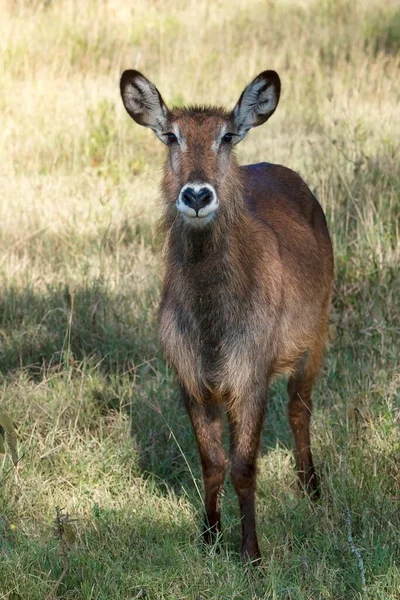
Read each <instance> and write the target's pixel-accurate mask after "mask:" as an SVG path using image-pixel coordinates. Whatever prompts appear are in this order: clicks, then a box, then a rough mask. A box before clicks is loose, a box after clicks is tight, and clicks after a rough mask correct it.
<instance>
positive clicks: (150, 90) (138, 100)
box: [120, 70, 168, 143]
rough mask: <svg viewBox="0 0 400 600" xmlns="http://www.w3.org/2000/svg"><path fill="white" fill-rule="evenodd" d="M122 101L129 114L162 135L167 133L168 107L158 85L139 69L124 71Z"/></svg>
mask: <svg viewBox="0 0 400 600" xmlns="http://www.w3.org/2000/svg"><path fill="white" fill-rule="evenodd" d="M120 89H121V97H122V102H123V103H124V106H125V108H126V110H127V112H128V114H129V115H130V116H131V117H132V119H134V120H135V121H136V123H138V124H139V125H143V126H144V127H150V129H152V130H153V131H154V132H155V134H156V135H157V136H158V137H159V138H160V139H161V141H163V142H164V143H165V140H164V139H163V138H162V137H161V136H162V135H163V134H164V133H165V127H166V124H167V117H168V108H167V106H166V105H165V102H164V100H163V99H162V97H161V94H160V92H159V91H158V89H157V88H156V86H155V85H154V84H153V83H151V81H149V80H148V79H147V78H146V77H145V76H144V75H142V74H141V73H139V71H133V70H129V71H124V72H123V73H122V77H121V81H120Z"/></svg>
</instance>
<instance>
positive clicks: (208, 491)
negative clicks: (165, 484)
mask: <svg viewBox="0 0 400 600" xmlns="http://www.w3.org/2000/svg"><path fill="white" fill-rule="evenodd" d="M182 398H183V400H184V403H185V406H186V410H187V411H188V414H189V417H190V420H191V422H192V425H193V429H194V432H195V434H196V439H197V445H198V448H199V452H200V459H201V466H202V471H203V481H204V508H205V523H204V531H203V539H204V541H205V542H206V543H213V542H214V541H215V539H216V536H217V534H218V533H219V532H221V507H220V496H221V492H222V486H223V483H224V477H225V468H226V462H227V461H226V459H225V455H224V450H223V447H222V419H221V407H220V406H219V405H218V404H216V403H213V402H210V401H209V400H207V399H204V402H203V403H200V402H198V401H197V400H196V399H195V398H193V397H191V396H190V395H189V394H188V393H187V391H186V390H185V389H184V388H182Z"/></svg>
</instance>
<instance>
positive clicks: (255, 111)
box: [233, 71, 280, 143]
mask: <svg viewBox="0 0 400 600" xmlns="http://www.w3.org/2000/svg"><path fill="white" fill-rule="evenodd" d="M279 94H280V80H279V76H278V75H277V73H275V71H264V72H263V73H261V74H260V75H258V77H256V78H255V79H254V80H253V81H252V82H251V83H250V84H249V85H248V86H247V87H246V88H245V90H244V91H243V93H242V95H241V97H240V99H239V102H238V103H237V104H236V106H235V108H234V110H233V118H234V121H235V124H236V128H237V134H238V138H236V140H235V143H238V142H239V141H240V140H241V139H243V137H244V136H245V135H246V133H247V132H248V131H249V129H251V128H252V127H257V126H258V125H261V124H262V123H264V122H265V121H266V120H267V119H268V118H269V117H270V116H271V115H272V113H273V112H274V111H275V109H276V107H277V104H278V101H279Z"/></svg>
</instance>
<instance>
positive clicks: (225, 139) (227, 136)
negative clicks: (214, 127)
mask: <svg viewBox="0 0 400 600" xmlns="http://www.w3.org/2000/svg"><path fill="white" fill-rule="evenodd" d="M234 135H235V134H234V133H226V134H225V135H224V136H222V142H224V143H225V144H229V142H231V141H232V139H233V136H234Z"/></svg>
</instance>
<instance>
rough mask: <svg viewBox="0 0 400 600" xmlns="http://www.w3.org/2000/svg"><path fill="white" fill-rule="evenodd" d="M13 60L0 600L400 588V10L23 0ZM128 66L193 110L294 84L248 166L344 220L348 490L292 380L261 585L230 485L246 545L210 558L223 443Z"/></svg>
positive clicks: (1, 44)
mask: <svg viewBox="0 0 400 600" xmlns="http://www.w3.org/2000/svg"><path fill="white" fill-rule="evenodd" d="M0 60H1V65H2V66H1V69H0V89H1V94H0V111H1V130H0V193H1V202H0V394H1V395H0V410H6V411H7V412H8V414H9V415H10V416H11V417H12V419H13V420H14V423H15V427H16V429H17V432H18V439H19V449H18V452H19V456H20V462H19V464H18V466H17V468H16V469H14V467H13V466H12V461H11V456H10V453H9V451H8V450H7V447H6V450H7V451H6V454H5V455H4V456H3V457H1V460H0V598H1V599H2V600H6V599H7V600H21V599H23V600H44V599H50V598H51V599H54V598H65V599H71V600H72V599H74V600H75V599H76V600H78V599H84V600H89V599H90V600H122V599H124V600H126V599H129V600H130V599H132V600H133V599H135V598H148V599H153V598H154V599H156V598H157V599H175V598H176V599H193V600H208V599H216V600H221V599H226V600H230V599H242V598H243V599H253V598H254V599H255V598H264V599H271V600H319V599H321V600H322V599H335V600H339V599H343V600H352V599H353V598H354V599H356V598H368V599H371V600H395V599H397V600H398V599H399V598H400V439H399V426H400V423H399V421H400V418H399V407H400V393H399V389H400V358H399V333H400V300H399V298H400V269H399V264H400V144H399V140H400V114H399V106H400V77H399V65H400V9H399V5H398V2H397V1H396V0H364V1H362V0H358V1H356V0H337V1H335V0H321V1H317V0H310V1H307V0H280V1H278V0H275V1H274V0H264V1H257V0H248V1H247V2H243V1H241V0H231V1H229V2H228V1H226V2H224V1H222V0H221V1H213V2H211V1H208V0H198V1H196V2H195V1H194V0H189V1H188V2H185V3H184V2H180V1H178V0H164V1H162V0H148V1H147V2H145V1H144V0H137V1H135V2H123V0H108V1H105V0H103V1H101V0H97V1H94V0H87V1H86V0H85V1H84V2H78V1H77V0H64V1H63V2H62V1H61V0H58V1H57V0H52V1H47V2H39V1H38V0H36V1H34V0H31V1H29V0H25V1H24V0H2V2H1V18H0ZM125 68H138V69H139V70H142V71H143V72H144V73H145V74H146V75H147V76H148V77H150V78H151V79H152V80H154V81H155V82H156V83H157V85H158V86H159V88H160V90H161V91H162V94H163V96H164V98H165V100H166V101H167V102H168V103H169V104H174V103H177V104H182V103H191V102H196V103H198V102H205V103H223V104H225V105H227V106H233V104H234V103H235V102H236V100H237V99H238V96H239V94H240V92H241V90H242V89H243V87H244V85H245V84H246V83H247V82H248V81H249V80H250V79H251V78H252V77H253V76H255V75H256V74H257V73H258V72H260V71H262V70H264V69H269V68H271V69H275V70H277V71H278V72H279V74H280V76H281V79H282V95H281V101H280V105H279V107H278V110H277V112H276V114H275V115H274V116H273V118H272V119H271V121H270V122H268V124H267V125H266V126H264V127H261V128H259V129H257V130H255V131H254V132H252V133H251V134H250V135H249V136H248V138H247V139H246V141H244V142H243V144H241V145H240V146H239V149H238V156H239V159H240V161H241V162H242V163H249V162H258V161H261V160H268V161H270V162H277V163H281V164H284V165H287V166H289V167H291V168H293V169H295V170H298V171H299V172H300V173H301V175H302V176H303V178H304V179H305V180H306V182H307V183H308V184H309V186H310V187H311V189H313V190H314V192H315V193H316V195H317V197H318V198H319V200H320V202H321V203H322V205H323V207H324V209H325V211H326V214H327V218H328V224H329V228H330V231H331V234H332V238H333V242H334V248H335V260H336V277H335V291H334V298H333V308H332V318H331V326H330V344H329V348H327V353H326V360H325V363H324V369H323V373H322V374H321V378H320V380H319V383H318V385H317V388H316V390H315V395H314V399H315V418H314V421H313V439H314V448H315V450H314V456H315V459H316V463H317V468H318V471H319V472H320V473H321V476H322V493H323V496H322V499H321V501H320V503H319V504H318V505H317V506H315V507H313V506H311V505H310V503H309V502H308V501H307V499H306V498H303V497H301V495H300V494H299V493H298V491H297V487H296V482H295V473H294V457H293V450H292V440H291V435H290V432H289V426H288V424H287V420H286V397H285V383H284V382H276V383H275V384H274V386H273V388H272V390H271V398H270V408H269V412H268V417H267V420H266V423H265V430H264V434H263V445H262V454H261V456H260V460H259V466H260V470H259V489H258V499H257V510H258V521H259V532H260V545H261V551H262V553H263V563H262V567H261V568H260V569H259V570H257V572H254V571H251V570H250V571H249V570H246V569H244V568H243V566H242V565H241V564H240V562H239V556H238V550H239V542H240V539H239V530H240V524H239V517H238V509H237V506H236V498H235V495H234V493H233V490H232V488H231V485H230V483H229V481H227V483H226V488H225V495H224V505H223V510H224V525H225V543H224V547H223V550H222V551H221V552H220V553H217V552H216V549H215V548H211V549H204V548H202V546H201V544H200V539H199V531H200V520H201V514H202V503H201V498H200V497H199V494H198V489H200V490H201V477H200V470H199V463H198V457H197V450H196V447H195V443H194V439H193V435H192V432H191V429H190V426H189V422H188V418H187V417H186V415H185V413H184V410H183V408H182V407H181V405H180V403H179V396H178V392H177V388H176V384H175V383H174V380H173V376H172V374H171V372H170V371H169V370H168V369H167V368H166V366H165V364H164V362H163V359H162V356H161V354H160V351H159V348H158V346H157V342H156V329H155V316H156V310H157V303H158V296H159V289H160V275H161V264H160V262H161V261H160V254H161V247H162V240H160V239H159V237H158V234H157V219H158V216H159V213H160V204H159V199H158V193H157V189H158V181H159V178H160V170H161V166H162V161H163V157H164V152H165V150H164V147H163V146H162V144H160V143H159V142H158V140H157V139H156V138H155V137H154V135H153V134H152V132H150V131H148V130H145V129H143V128H140V127H137V126H136V125H135V124H134V123H133V122H132V121H130V119H129V118H128V116H127V115H126V113H125V111H124V108H123V106H122V103H121V101H120V98H119V88H118V82H119V76H120V74H121V72H122V70H123V69H125ZM57 507H58V508H59V509H63V512H62V513H61V514H60V515H59V520H58V533H56V532H55V531H54V522H53V521H54V519H55V517H56V508H57ZM67 513H68V515H69V517H67V516H66V515H67ZM69 519H71V520H72V523H71V524H70V523H69ZM73 538H74V539H73Z"/></svg>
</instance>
